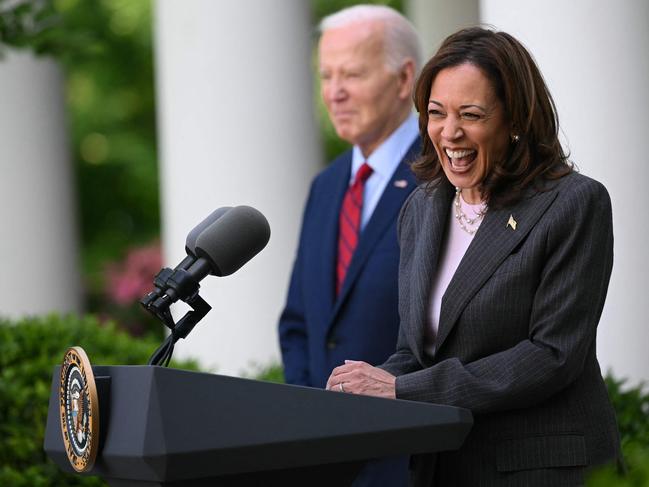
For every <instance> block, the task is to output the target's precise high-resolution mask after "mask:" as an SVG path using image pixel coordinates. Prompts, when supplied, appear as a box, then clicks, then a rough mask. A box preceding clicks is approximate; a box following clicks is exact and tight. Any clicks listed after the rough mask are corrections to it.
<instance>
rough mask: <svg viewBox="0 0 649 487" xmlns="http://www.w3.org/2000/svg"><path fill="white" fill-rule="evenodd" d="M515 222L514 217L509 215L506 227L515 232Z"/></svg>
mask: <svg viewBox="0 0 649 487" xmlns="http://www.w3.org/2000/svg"><path fill="white" fill-rule="evenodd" d="M516 225H517V224H516V220H514V215H509V220H508V221H507V226H508V227H512V230H516Z"/></svg>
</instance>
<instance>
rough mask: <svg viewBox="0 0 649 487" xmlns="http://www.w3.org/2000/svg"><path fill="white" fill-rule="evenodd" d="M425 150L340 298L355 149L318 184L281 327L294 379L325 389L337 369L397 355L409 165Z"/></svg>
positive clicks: (401, 172) (388, 201) (400, 171)
mask: <svg viewBox="0 0 649 487" xmlns="http://www.w3.org/2000/svg"><path fill="white" fill-rule="evenodd" d="M420 147H421V145H420V142H419V139H417V141H415V142H414V143H413V144H412V146H411V147H410V149H409V150H408V152H407V154H406V156H405V157H404V158H403V160H402V161H401V162H400V164H399V166H398V167H397V169H396V170H395V172H394V174H393V176H392V178H391V180H390V181H389V182H388V184H387V186H386V187H385V190H384V192H383V194H382V195H381V198H380V200H379V203H378V204H377V206H376V208H375V210H374V212H373V213H372V216H371V218H370V220H369V221H368V222H367V224H366V226H365V228H364V229H363V231H362V233H361V236H360V239H359V242H358V246H357V247H356V251H355V252H354V256H353V258H352V261H351V263H350V266H349V269H348V271H347V275H346V277H345V282H344V283H343V287H342V289H341V291H340V294H339V295H338V296H337V297H336V295H335V270H336V259H337V246H338V215H339V213H340V207H341V205H342V200H343V197H344V194H345V191H346V190H347V187H348V184H349V178H350V171H351V161H352V151H351V150H349V151H347V152H345V153H344V154H342V155H341V156H339V157H338V158H337V159H336V160H334V162H333V163H332V164H331V165H330V166H329V167H328V168H327V169H325V170H324V171H322V172H321V173H320V174H319V175H318V176H317V177H316V178H315V180H314V181H313V184H312V186H311V191H310V194H309V199H308V202H307V205H306V208H305V211H304V216H303V221H302V231H301V235H300V242H299V247H298V251H297V257H296V260H295V264H294V267H293V274H292V277H291V283H290V286H289V292H288V298H287V302H286V307H285V309H284V311H283V312H282V315H281V317H280V322H279V339H280V345H281V349H282V358H283V362H284V374H285V377H286V382H288V383H290V384H299V385H305V386H312V387H324V386H325V384H326V382H327V378H328V377H329V374H330V373H331V370H332V369H333V368H334V367H336V366H338V365H341V364H342V363H343V361H344V360H345V359H352V360H363V361H366V362H368V363H370V364H380V363H382V362H383V361H384V360H385V359H387V358H388V357H389V356H390V355H391V354H393V353H394V351H395V345H396V341H397V334H398V330H399V316H398V291H397V275H398V268H399V247H398V243H397V230H396V221H397V217H398V215H399V210H400V209H401V205H402V204H403V203H404V201H405V200H406V198H407V197H408V195H410V193H411V192H412V191H413V190H414V189H415V187H416V182H415V178H414V175H413V174H412V172H411V170H410V167H409V164H408V163H409V162H411V161H412V160H414V158H415V157H416V156H417V155H418V153H419V151H420ZM395 181H406V182H407V184H406V185H405V187H403V186H404V184H403V183H399V184H397V185H395V184H394V183H395Z"/></svg>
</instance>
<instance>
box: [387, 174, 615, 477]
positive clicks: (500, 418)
mask: <svg viewBox="0 0 649 487" xmlns="http://www.w3.org/2000/svg"><path fill="white" fill-rule="evenodd" d="M452 199H453V188H452V187H451V186H450V185H449V184H448V183H447V182H444V183H440V184H439V185H438V186H437V187H436V188H435V189H433V190H426V189H425V188H423V187H421V186H420V187H419V188H418V189H417V190H415V191H414V192H413V193H412V195H411V196H410V197H409V198H408V200H407V201H406V203H405V204H404V207H403V208H402V211H401V215H400V218H399V223H398V225H399V240H400V246H401V260H400V269H399V314H400V319H401V327H400V332H399V340H398V344H397V351H396V353H395V354H394V355H392V356H391V357H390V358H389V359H388V360H387V362H386V363H385V364H383V365H382V366H381V368H383V369H385V370H387V371H389V372H391V373H393V374H394V375H396V376H397V380H396V394H397V397H398V398H400V399H410V400H416V401H427V402H432V403H438V404H448V405H452V406H459V407H464V408H468V409H470V410H471V411H472V412H473V414H474V419H475V423H474V427H473V429H472V431H471V433H470V434H469V436H468V437H467V439H466V441H465V443H464V445H463V446H462V448H460V450H458V451H454V452H444V453H440V454H438V455H437V458H436V459H435V458H434V457H431V456H428V457H427V456H420V457H413V460H412V465H411V467H412V468H413V478H414V480H415V485H432V484H431V482H434V480H433V479H435V483H434V485H440V486H444V487H446V486H452V485H462V486H472V487H473V486H478V485H481V486H483V485H484V486H488V485H498V486H500V485H526V486H533V485H539V486H541V485H542V486H550V485H551V486H559V485H578V484H580V483H582V482H583V475H584V471H585V468H586V467H588V466H590V465H595V464H599V463H603V462H606V461H609V460H613V459H616V458H619V455H620V453H619V451H620V450H619V433H618V430H617V424H616V419H615V414H614V411H613V409H612V406H611V404H610V402H609V399H608V395H607V391H606V387H605V384H604V382H603V380H602V376H601V372H600V368H599V364H598V362H597V358H596V356H595V336H596V329H597V324H598V321H599V318H600V315H601V312H602V307H603V305H604V300H605V297H606V291H607V288H608V282H609V278H610V273H611V268H612V262H613V231H612V221H611V206H610V198H609V196H608V193H607V191H606V189H605V188H604V186H602V185H601V184H600V183H598V182H597V181H594V180H592V179H590V178H587V177H586V176H582V175H580V174H577V173H572V174H570V175H568V176H566V177H564V178H562V179H560V180H559V181H557V182H554V183H553V184H552V186H550V187H548V188H546V190H545V191H542V192H537V191H529V192H528V194H527V195H526V197H525V198H524V199H523V200H522V201H521V202H520V203H518V204H516V205H515V206H513V207H510V208H506V209H502V210H492V211H489V212H488V213H487V214H486V215H485V217H484V220H483V222H482V224H481V226H480V228H479V230H478V231H477V232H476V234H475V237H474V239H473V241H472V242H471V245H470V246H469V248H468V249H467V251H466V254H465V255H464V257H463V259H462V261H461V262H460V264H459V266H458V268H457V271H456V272H455V275H454V276H453V278H452V280H451V282H450V283H449V285H448V288H447V290H446V292H445V294H444V296H443V298H442V307H441V314H440V321H439V328H438V335H437V337H436V352H435V356H434V357H429V356H427V355H426V354H425V352H424V350H423V339H424V327H425V326H426V325H427V323H428V318H427V316H428V307H429V299H430V292H431V284H432V282H433V279H434V277H435V269H436V265H437V261H438V257H439V253H440V248H441V246H442V242H443V235H444V234H445V231H446V229H445V226H446V224H447V221H448V217H449V214H448V212H449V211H450V209H451V205H452ZM510 216H511V217H513V218H514V220H515V221H516V222H517V225H516V228H515V229H513V228H512V227H511V226H510V225H507V222H508V221H509V218H510Z"/></svg>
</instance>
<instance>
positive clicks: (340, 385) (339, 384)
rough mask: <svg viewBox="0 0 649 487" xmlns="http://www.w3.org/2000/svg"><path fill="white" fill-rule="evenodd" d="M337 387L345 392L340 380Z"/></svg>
mask: <svg viewBox="0 0 649 487" xmlns="http://www.w3.org/2000/svg"><path fill="white" fill-rule="evenodd" d="M338 387H339V388H340V392H345V387H344V386H343V383H342V382H339V383H338Z"/></svg>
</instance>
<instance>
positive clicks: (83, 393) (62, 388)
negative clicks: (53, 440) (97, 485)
mask: <svg viewBox="0 0 649 487" xmlns="http://www.w3.org/2000/svg"><path fill="white" fill-rule="evenodd" d="M59 410H60V419H61V432H62V433H63V443H64V444H65V451H66V452H67V454H68V459H69V460H70V463H71V464H72V467H73V468H74V469H75V470H76V471H77V472H87V471H88V470H90V469H91V468H92V466H93V464H94V463H95V458H96V457H97V450H98V449H99V399H98V397H97V386H96V385H95V376H94V375H93V373H92V367H91V366H90V361H89V360H88V356H87V355H86V352H84V351H83V349H82V348H81V347H71V348H69V349H68V351H67V352H65V356H64V358H63V365H62V366H61V380H60V382H59Z"/></svg>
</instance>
